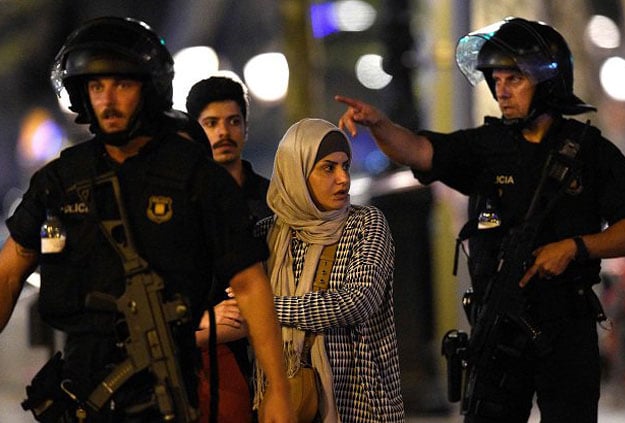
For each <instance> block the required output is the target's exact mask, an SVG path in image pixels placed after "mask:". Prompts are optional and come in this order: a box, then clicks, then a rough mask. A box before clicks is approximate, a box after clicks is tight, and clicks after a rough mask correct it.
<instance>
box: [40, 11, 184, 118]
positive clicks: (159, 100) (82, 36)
mask: <svg viewBox="0 0 625 423" xmlns="http://www.w3.org/2000/svg"><path fill="white" fill-rule="evenodd" d="M92 75H130V76H133V77H136V78H138V79H141V80H142V81H144V83H145V84H146V89H145V91H144V93H145V95H146V96H148V97H149V98H145V99H144V100H145V101H144V104H145V105H146V106H147V107H149V108H150V109H152V110H153V111H165V110H169V109H171V105H172V94H173V89H172V80H173V77H174V61H173V59H172V57H171V54H170V53H169V51H168V50H167V48H166V47H165V41H164V40H163V39H162V38H161V37H160V36H158V35H157V34H156V33H155V32H154V31H153V30H152V29H151V28H150V27H149V26H148V25H147V24H145V23H144V22H141V21H138V20H136V19H132V18H120V17H101V18H96V19H93V20H90V21H87V22H86V23H84V24H83V25H82V26H81V27H80V28H78V29H77V30H75V31H74V32H73V33H72V34H70V35H69V36H68V37H67V40H66V41H65V44H64V45H63V47H61V50H60V51H59V52H58V53H57V55H56V58H55V60H54V65H53V67H52V72H51V75H50V79H51V81H52V85H53V87H54V90H55V91H56V93H57V95H58V96H60V95H61V91H62V90H63V87H65V88H66V90H67V92H68V94H69V97H70V102H71V106H70V109H71V110H72V111H74V112H76V113H78V116H77V117H76V122H78V123H94V122H93V119H92V116H91V108H90V106H89V103H88V100H87V98H86V97H85V95H86V94H85V87H84V79H85V78H84V77H87V76H92Z"/></svg>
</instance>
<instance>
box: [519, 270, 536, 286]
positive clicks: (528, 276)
mask: <svg viewBox="0 0 625 423" xmlns="http://www.w3.org/2000/svg"><path fill="white" fill-rule="evenodd" d="M537 272H538V266H536V265H532V267H530V268H529V269H527V272H525V275H523V277H522V278H521V280H520V281H519V286H520V287H521V288H523V287H525V285H527V283H528V282H529V281H530V279H532V278H533V277H534V275H535V274H536V273H537Z"/></svg>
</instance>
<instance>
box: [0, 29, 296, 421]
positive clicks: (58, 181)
mask: <svg viewBox="0 0 625 423" xmlns="http://www.w3.org/2000/svg"><path fill="white" fill-rule="evenodd" d="M172 79H173V60H172V58H171V55H170V53H169V51H168V50H167V49H166V47H165V46H164V42H163V40H162V39H161V38H160V37H159V36H158V35H157V34H155V33H154V32H153V31H152V30H151V29H150V28H149V26H147V25H146V24H145V23H143V22H140V21H136V20H133V19H130V18H126V19H123V18H117V17H104V18H98V19H94V20H92V21H88V22H86V23H84V24H83V25H82V26H81V27H79V28H78V29H77V30H76V31H75V32H74V33H72V34H71V35H70V36H69V37H68V38H67V40H66V42H65V44H64V46H63V47H62V48H61V50H60V52H59V53H58V54H57V56H56V59H55V63H54V66H53V69H52V81H53V84H54V87H55V89H56V90H57V93H59V94H60V91H61V89H62V88H66V89H67V91H68V93H69V96H70V100H71V109H72V110H73V111H74V112H76V113H77V117H76V122H77V123H88V124H89V125H90V130H91V131H92V132H93V134H94V138H92V139H91V140H89V141H86V142H84V143H81V144H78V145H76V146H74V147H71V148H69V149H67V150H65V151H64V152H63V153H62V154H61V157H60V158H59V159H57V160H54V161H52V162H51V163H49V164H48V165H46V166H45V167H44V168H42V169H41V170H39V171H38V172H37V173H36V174H35V175H34V176H33V178H32V180H31V184H30V187H29V189H28V191H27V192H26V194H25V195H24V198H23V200H22V202H21V204H20V206H19V207H18V208H17V210H16V211H15V213H14V215H13V216H12V217H11V218H10V219H9V220H8V221H7V226H8V228H9V231H10V234H11V235H10V237H9V238H8V240H7V241H6V243H5V245H4V247H3V248H2V250H1V251H0V328H4V327H5V325H6V323H7V321H8V320H9V318H10V315H11V313H12V311H13V308H14V307H15V303H16V301H17V298H18V296H19V293H20V290H21V288H22V286H23V281H24V279H25V278H26V277H27V276H28V274H29V273H30V272H31V271H32V270H33V269H34V268H35V267H36V266H37V265H40V266H41V276H42V282H41V291H40V300H39V303H40V312H41V314H42V318H43V319H44V320H45V321H46V322H48V323H49V324H51V325H52V326H53V327H55V328H57V329H59V330H61V331H63V332H65V334H66V344H65V348H64V352H63V361H62V364H61V366H60V367H58V368H51V367H50V366H47V368H46V369H45V372H42V373H45V376H44V375H42V378H41V379H43V380H37V378H36V379H35V380H33V383H32V386H31V387H29V390H28V393H29V398H28V400H27V401H26V402H25V404H26V405H27V408H29V409H32V410H33V412H34V413H35V415H36V416H37V417H38V418H44V417H45V418H49V419H53V418H56V419H58V421H63V422H65V421H67V422H73V421H83V420H84V418H85V414H86V419H87V421H90V422H104V421H106V422H108V421H133V422H148V421H150V422H151V421H162V420H163V419H171V418H174V419H176V420H177V421H191V420H193V419H194V418H195V417H196V416H195V413H194V412H189V413H188V414H187V415H186V416H183V415H182V413H181V410H179V409H177V408H176V406H177V405H178V404H179V402H175V401H174V402H175V405H174V407H173V409H171V407H170V405H171V404H170V402H172V398H174V399H175V398H176V397H179V396H180V395H179V394H178V393H177V392H178V391H176V392H172V387H171V386H163V385H158V386H155V384H154V382H153V380H154V371H153V369H152V368H150V367H147V368H145V369H143V370H141V366H140V362H137V361H136V356H134V355H133V351H131V348H133V345H134V344H133V343H132V342H130V343H127V342H128V341H129V338H128V333H129V332H130V333H132V332H133V331H137V330H138V331H140V330H141V324H142V323H143V321H141V322H139V323H138V327H137V328H135V327H132V328H131V327H130V323H129V322H128V319H127V318H126V319H125V320H124V319H122V320H121V321H120V313H118V312H117V311H116V310H115V309H113V310H110V308H109V309H103V307H102V306H97V305H94V304H93V303H87V299H88V298H93V297H94V296H93V295H92V294H94V293H100V294H107V295H108V298H119V297H120V296H121V295H122V294H124V293H125V292H128V290H129V284H130V283H131V282H130V281H132V283H136V282H135V281H134V279H131V276H133V271H136V269H134V268H133V267H132V264H133V263H135V262H136V261H135V262H133V263H130V264H129V263H127V262H126V261H125V260H123V258H124V257H125V254H126V256H127V253H128V251H127V249H128V247H134V249H135V250H136V253H137V254H138V255H139V257H140V258H141V259H142V260H144V261H145V262H147V264H148V265H149V267H150V268H151V269H152V270H153V271H155V272H156V273H157V274H158V275H160V277H162V279H163V280H164V288H163V290H162V292H161V294H162V296H163V301H174V299H176V298H182V299H183V303H184V306H183V303H179V305H178V306H177V307H176V309H175V311H176V313H183V312H184V311H185V310H186V309H187V308H188V309H189V311H190V320H191V321H190V323H189V324H188V325H186V324H181V325H172V326H176V327H173V328H171V330H172V333H173V336H172V340H173V342H174V344H175V345H176V350H177V351H178V354H177V365H178V366H179V367H180V368H181V374H182V375H183V378H184V381H183V382H184V385H185V387H186V396H187V397H188V398H189V399H188V401H186V400H184V401H183V402H187V403H190V404H191V406H192V407H191V408H192V409H193V408H194V407H197V401H196V398H195V397H196V396H195V395H194V394H195V373H196V371H197V368H198V367H199V365H197V364H198V361H199V360H197V358H198V357H197V354H196V349H195V347H194V338H193V330H192V329H191V328H193V327H195V326H196V325H197V324H198V322H199V319H200V317H201V314H202V311H203V310H204V309H205V308H206V301H205V299H206V298H208V292H209V290H210V287H211V281H213V280H216V281H219V282H220V283H224V284H227V283H229V285H230V287H231V288H232V290H233V291H234V292H235V293H236V296H237V300H238V304H239V307H240V309H241V312H242V314H243V315H244V316H245V317H246V318H247V320H248V322H249V332H250V339H251V340H252V344H253V345H254V347H255V350H256V354H257V355H258V356H259V357H260V358H261V360H262V366H263V367H265V366H266V368H267V371H269V372H270V373H271V375H272V380H273V382H272V387H271V389H272V393H273V395H274V396H273V397H272V401H274V404H273V405H274V407H275V408H272V409H271V410H268V411H269V413H268V415H266V416H261V418H262V419H261V420H262V421H271V422H278V421H285V422H286V421H289V422H291V421H293V418H292V416H293V414H292V411H291V410H290V406H289V403H288V385H287V382H286V375H285V368H284V364H283V363H284V362H283V358H282V354H281V342H280V333H279V330H278V325H277V320H276V316H275V311H274V307H273V299H272V295H271V288H270V286H269V283H268V280H267V277H266V275H265V273H264V271H263V269H262V265H261V262H262V261H263V260H264V259H265V257H266V254H267V253H266V246H264V245H260V244H258V243H257V242H256V241H255V240H254V238H253V237H252V235H251V228H250V227H249V223H248V219H247V212H246V207H245V202H244V200H243V198H242V196H241V195H240V191H239V190H238V189H237V187H236V185H235V184H234V183H232V179H231V178H230V177H229V176H228V174H227V173H226V172H224V171H223V169H222V168H221V167H219V166H217V165H214V164H212V162H210V161H209V160H207V156H206V150H205V149H204V148H203V146H202V145H201V143H200V142H192V141H190V140H189V139H190V136H189V133H193V132H194V131H193V130H192V126H191V121H189V120H187V121H185V120H184V119H182V118H181V117H176V115H175V114H174V113H173V112H172V111H171V97H172V85H171V83H172ZM185 131H186V133H184V132H185ZM200 133H201V132H200ZM108 182H111V183H110V184H109V183H108ZM115 184H118V189H115ZM109 185H110V187H109ZM109 188H112V189H109ZM122 210H123V212H121V211H122ZM46 215H48V216H52V215H54V216H56V217H57V218H58V219H59V220H60V222H61V225H62V226H63V227H64V231H65V234H66V236H65V237H61V238H59V240H57V241H59V242H58V243H57V244H56V245H55V248H54V249H49V248H47V247H45V246H46V245H47V244H43V243H42V240H41V239H40V227H41V225H42V223H43V222H44V220H45V219H46ZM118 215H119V216H118ZM111 216H113V218H115V217H119V220H120V221H121V222H122V223H125V225H123V226H127V228H124V227H122V225H117V226H113V227H109V226H107V225H109V222H110V218H111ZM107 228H110V230H108V229H107ZM126 229H127V230H126ZM133 241H134V242H133ZM120 251H121V252H120ZM130 252H131V253H132V251H130ZM139 262H140V261H139ZM144 306H145V304H143V303H142V302H141V298H136V297H131V298H130V300H129V303H128V307H129V308H130V310H133V309H135V310H136V311H137V312H143V311H144V309H143V308H142V307H144ZM118 307H120V306H119V305H118ZM166 309H167V308H166ZM119 311H121V310H119ZM172 311H173V310H170V311H169V312H167V313H166V314H167V315H168V317H167V316H166V317H167V318H168V319H171V318H172V317H173V316H171V314H172ZM124 316H126V315H124ZM168 321H169V320H168ZM124 323H125V324H126V325H124ZM187 327H188V328H189V329H188V330H187ZM145 336H146V339H147V340H149V342H150V345H151V346H152V349H151V350H150V356H151V357H152V358H153V360H157V359H158V358H159V356H160V355H161V354H162V351H161V350H160V348H159V346H160V345H163V344H162V343H161V342H157V340H156V339H155V338H154V333H153V332H152V331H150V332H146V333H145ZM130 341H133V342H137V341H138V340H137V339H130ZM146 342H147V341H146ZM138 343H139V344H140V342H138ZM54 363H58V362H57V361H55V362H54ZM119 363H131V364H132V365H131V366H130V372H131V375H130V376H129V377H128V380H127V381H126V382H125V383H123V384H120V386H111V382H115V383H117V380H116V379H107V378H108V377H110V376H111V370H112V369H118V368H119V367H118V365H119ZM53 369H54V371H53V372H52V373H51V372H50V371H51V370H53ZM126 370H129V369H128V368H127V369H126ZM133 370H134V373H133ZM139 370H141V371H139ZM118 376H121V375H118ZM124 377H126V375H125V374H124ZM103 380H104V382H103ZM42 382H43V383H42ZM113 388H115V389H113ZM178 388H179V387H178ZM94 392H99V394H97V395H95V394H94ZM182 396H184V395H182ZM102 398H103V399H102ZM100 403H101V404H100ZM94 404H95V405H94ZM48 421H56V420H48Z"/></svg>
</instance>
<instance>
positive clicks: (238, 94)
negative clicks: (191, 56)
mask: <svg viewBox="0 0 625 423" xmlns="http://www.w3.org/2000/svg"><path fill="white" fill-rule="evenodd" d="M227 100H232V101H235V102H236V103H237V104H238V105H239V107H240V108H241V114H243V119H245V121H247V107H248V104H249V97H248V94H247V87H246V86H245V85H244V84H243V83H242V82H240V81H237V80H234V79H232V78H229V77H226V76H211V77H210V78H207V79H203V80H201V81H200V82H197V83H196V84H195V85H193V87H191V90H190V91H189V94H188V95H187V113H189V115H191V117H193V118H194V119H197V118H198V117H199V115H200V113H201V112H202V110H203V109H204V108H205V107H206V105H207V104H209V103H213V102H215V101H227Z"/></svg>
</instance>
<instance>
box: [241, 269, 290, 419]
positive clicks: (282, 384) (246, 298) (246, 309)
mask: <svg viewBox="0 0 625 423" xmlns="http://www.w3.org/2000/svg"><path fill="white" fill-rule="evenodd" d="M230 286H231V287H232V291H233V293H234V296H235V298H236V299H237V302H238V304H239V308H240V309H241V313H242V314H243V317H244V318H245V320H246V321H247V324H248V327H249V339H250V342H251V344H252V347H253V348H254V353H255V355H256V358H257V359H258V361H259V363H260V366H261V367H262V369H263V371H264V372H265V375H266V376H267V392H266V394H265V399H264V401H266V402H267V407H265V409H266V412H265V415H262V416H260V421H261V422H272V423H273V422H285V423H287V422H289V423H291V422H295V414H294V411H293V410H292V407H291V405H290V394H289V386H288V382H287V379H286V368H285V363H284V355H283V353H282V335H281V333H280V327H279V324H278V318H277V316H276V311H275V308H274V303H273V293H272V291H271V285H270V284H269V279H268V278H267V274H266V273H265V271H264V269H263V267H262V264H261V263H256V264H254V265H252V266H250V267H248V268H247V269H244V270H242V271H241V272H239V273H237V274H236V275H234V277H233V278H232V280H231V281H230Z"/></svg>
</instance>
